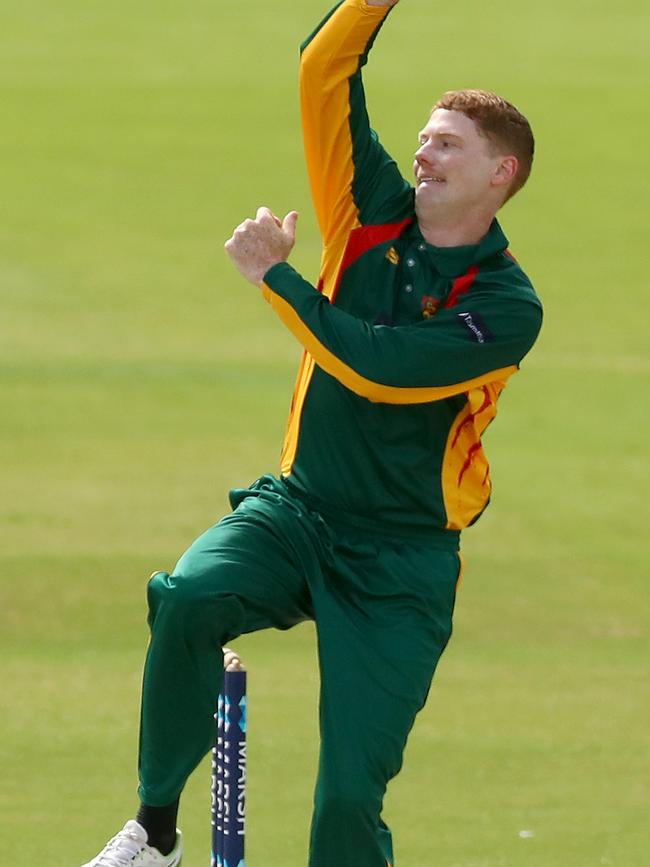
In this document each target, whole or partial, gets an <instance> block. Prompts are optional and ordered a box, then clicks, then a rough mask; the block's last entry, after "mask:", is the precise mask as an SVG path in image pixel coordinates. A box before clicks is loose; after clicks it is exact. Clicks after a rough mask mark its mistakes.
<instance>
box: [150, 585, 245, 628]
mask: <svg viewBox="0 0 650 867" xmlns="http://www.w3.org/2000/svg"><path fill="white" fill-rule="evenodd" d="M147 600H148V604H149V626H150V627H151V628H152V630H153V628H154V626H157V627H160V626H161V625H162V623H164V624H165V625H166V626H171V625H172V624H174V625H175V626H176V627H179V626H180V627H181V628H183V627H185V628H187V626H188V625H189V626H191V627H192V628H194V629H196V628H199V627H200V625H201V624H203V625H205V626H206V627H208V628H209V630H210V632H213V631H214V630H215V629H216V630H219V629H220V627H222V628H223V631H224V636H225V637H230V633H231V631H232V627H233V625H236V624H238V623H239V621H240V620H241V618H242V616H243V612H242V606H241V603H240V602H239V600H238V599H237V598H236V597H234V596H232V595H231V594H228V593H220V592H219V591H218V590H216V589H215V588H214V587H212V586H210V584H209V583H208V582H207V581H205V580H204V576H203V575H192V574H186V573H181V574H177V573H175V572H174V573H172V574H171V575H170V574H168V573H167V572H154V574H153V575H152V576H151V578H150V579H149V584H148V586H147Z"/></svg>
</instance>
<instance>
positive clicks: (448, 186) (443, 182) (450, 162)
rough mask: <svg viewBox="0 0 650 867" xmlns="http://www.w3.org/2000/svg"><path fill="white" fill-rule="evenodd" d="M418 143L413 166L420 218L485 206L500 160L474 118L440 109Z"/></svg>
mask: <svg viewBox="0 0 650 867" xmlns="http://www.w3.org/2000/svg"><path fill="white" fill-rule="evenodd" d="M419 141H420V146H419V147H418V149H417V151H416V152H415V161H414V163H413V171H414V173H415V206H416V213H417V214H418V216H421V215H425V214H426V213H427V211H430V210H435V211H436V212H439V211H440V209H441V207H442V208H444V209H450V210H453V211H456V210H459V209H467V208H472V207H476V206H481V205H485V203H486V199H487V198H488V196H491V195H492V193H493V184H492V181H493V178H494V176H495V172H496V170H497V167H498V165H499V163H500V157H499V156H496V155H495V154H494V152H493V151H492V149H491V147H490V142H489V141H488V139H487V138H486V137H485V136H484V135H482V134H481V133H480V132H479V130H478V128H477V126H476V124H475V123H474V121H473V120H472V119H471V118H469V117H467V115H465V114H463V113H462V112H459V111H450V110H448V109H446V108H438V109H436V110H435V111H434V112H433V114H432V115H431V117H430V118H429V121H428V123H427V125H426V126H425V127H424V129H423V130H422V131H421V132H420V135H419Z"/></svg>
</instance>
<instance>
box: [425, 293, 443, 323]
mask: <svg viewBox="0 0 650 867" xmlns="http://www.w3.org/2000/svg"><path fill="white" fill-rule="evenodd" d="M421 304H422V316H423V317H424V318H425V319H430V318H431V317H432V316H435V315H436V313H437V312H438V309H439V308H440V299H439V298H434V297H433V295H423V296H422V302H421Z"/></svg>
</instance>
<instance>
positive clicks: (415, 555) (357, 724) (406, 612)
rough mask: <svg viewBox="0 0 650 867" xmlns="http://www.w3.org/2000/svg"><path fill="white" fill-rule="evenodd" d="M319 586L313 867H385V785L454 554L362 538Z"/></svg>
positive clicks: (444, 622)
mask: <svg viewBox="0 0 650 867" xmlns="http://www.w3.org/2000/svg"><path fill="white" fill-rule="evenodd" d="M352 539H353V537H348V540H347V542H344V543H342V544H341V545H340V546H339V548H338V550H337V555H338V556H337V560H336V562H335V564H334V571H333V572H332V573H331V574H328V575H327V576H326V578H325V582H324V584H323V585H322V586H321V587H320V588H313V595H314V607H315V610H316V622H317V626H318V639H319V658H320V666H321V679H322V684H321V709H320V722H321V755H320V765H319V776H318V782H317V786H316V796H315V809H314V818H313V825H312V835H311V854H310V862H309V863H310V865H311V867H331V865H332V864H336V865H339V867H386V864H387V863H390V864H392V863H394V862H393V852H392V841H391V836H390V832H389V830H388V828H387V826H386V825H385V824H384V823H383V821H382V819H381V811H382V804H383V798H384V794H385V790H386V786H387V784H388V782H389V780H390V779H391V778H392V777H394V776H395V775H396V774H397V773H398V771H399V769H400V767H401V764H402V754H403V750H404V746H405V743H406V739H407V736H408V733H409V731H410V730H411V727H412V725H413V722H414V720H415V716H416V714H417V712H418V711H419V710H420V709H421V707H422V706H423V705H424V702H425V700H426V697H427V694H428V690H429V686H430V683H431V678H432V676H433V673H434V670H435V667H436V665H437V662H438V660H439V658H440V656H441V654H442V652H443V650H444V648H445V646H446V644H447V641H448V639H449V636H450V634H451V621H452V613H453V606H454V597H455V586H456V581H457V578H458V573H459V559H458V554H457V552H455V551H448V550H432V549H431V548H426V549H425V548H423V547H422V546H413V545H402V544H400V543H395V544H392V543H385V544H382V545H376V544H374V543H370V542H366V543H364V544H362V543H361V542H360V541H359V540H358V539H357V541H351V540H352Z"/></svg>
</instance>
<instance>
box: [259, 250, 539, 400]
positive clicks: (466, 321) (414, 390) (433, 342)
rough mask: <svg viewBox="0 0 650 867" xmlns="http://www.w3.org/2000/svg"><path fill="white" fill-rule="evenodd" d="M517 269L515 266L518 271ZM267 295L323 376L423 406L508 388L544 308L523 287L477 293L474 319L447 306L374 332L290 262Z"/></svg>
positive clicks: (267, 284) (269, 279)
mask: <svg viewBox="0 0 650 867" xmlns="http://www.w3.org/2000/svg"><path fill="white" fill-rule="evenodd" d="M513 267H515V266H514V265H513ZM263 290H264V296H265V297H266V299H267V301H269V303H270V304H271V306H272V307H273V309H274V310H275V311H276V313H277V314H278V316H279V317H280V318H281V319H282V321H283V322H284V324H285V325H286V326H287V328H288V329H289V330H290V331H291V332H292V333H293V334H294V336H295V337H296V338H297V339H298V340H299V341H300V343H301V344H302V346H303V347H304V348H305V349H306V350H307V351H308V352H309V353H310V354H311V355H312V356H313V358H314V360H315V361H316V363H317V364H318V365H319V367H321V368H322V369H323V370H324V371H326V372H327V373H329V374H330V376H333V377H334V378H335V379H337V380H338V381H339V382H340V383H341V384H342V385H344V386H346V388H349V389H350V390H351V391H354V392H355V393H356V394H358V395H360V396H361V397H365V398H367V399H368V400H371V401H374V402H376V403H395V404H409V403H426V402H429V401H433V400H442V399H444V398H447V397H451V396H453V395H456V394H463V393H464V392H466V391H468V390H469V389H471V388H476V387H478V386H481V385H485V384H487V383H490V382H504V381H505V380H506V379H507V378H508V377H509V376H510V375H511V374H512V373H514V372H515V371H516V369H517V366H518V364H519V362H520V361H521V359H522V358H523V357H524V355H526V353H527V352H528V350H529V349H530V348H531V346H532V345H533V343H534V342H535V338H536V337H537V334H538V332H539V329H540V326H541V322H542V312H541V307H540V305H539V303H538V302H537V300H536V299H535V297H534V296H533V294H532V291H531V292H530V294H529V295H528V294H527V290H526V289H525V288H524V287H523V286H522V291H521V297H516V298H512V297H506V296H504V294H503V293H502V291H500V287H499V284H498V283H490V282H487V283H485V284H484V286H483V287H481V286H480V285H479V286H477V287H476V289H475V290H473V291H472V300H471V307H470V310H471V312H469V311H468V310H467V309H466V308H465V307H455V306H454V307H449V308H444V309H442V310H441V311H439V312H438V314H437V315H436V316H435V317H432V318H431V319H427V320H424V321H422V322H419V323H417V324H415V325H406V326H397V327H390V326H386V325H370V324H368V323H367V322H364V321H363V320H361V319H357V318H355V317H354V316H351V315H350V314H349V313H346V312H345V311H344V310H340V309H339V308H337V307H335V306H333V305H332V304H330V303H329V301H328V299H327V298H325V297H323V295H322V294H321V293H320V292H318V291H317V290H316V289H315V288H314V287H313V286H312V285H311V284H310V283H308V282H307V281H306V280H304V279H303V278H302V277H301V276H300V274H298V273H297V272H296V271H295V270H294V269H293V268H292V267H291V265H289V264H288V263H286V262H280V263H279V264H277V265H274V266H273V267H272V268H270V269H269V271H268V272H266V274H265V276H264V283H263Z"/></svg>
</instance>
